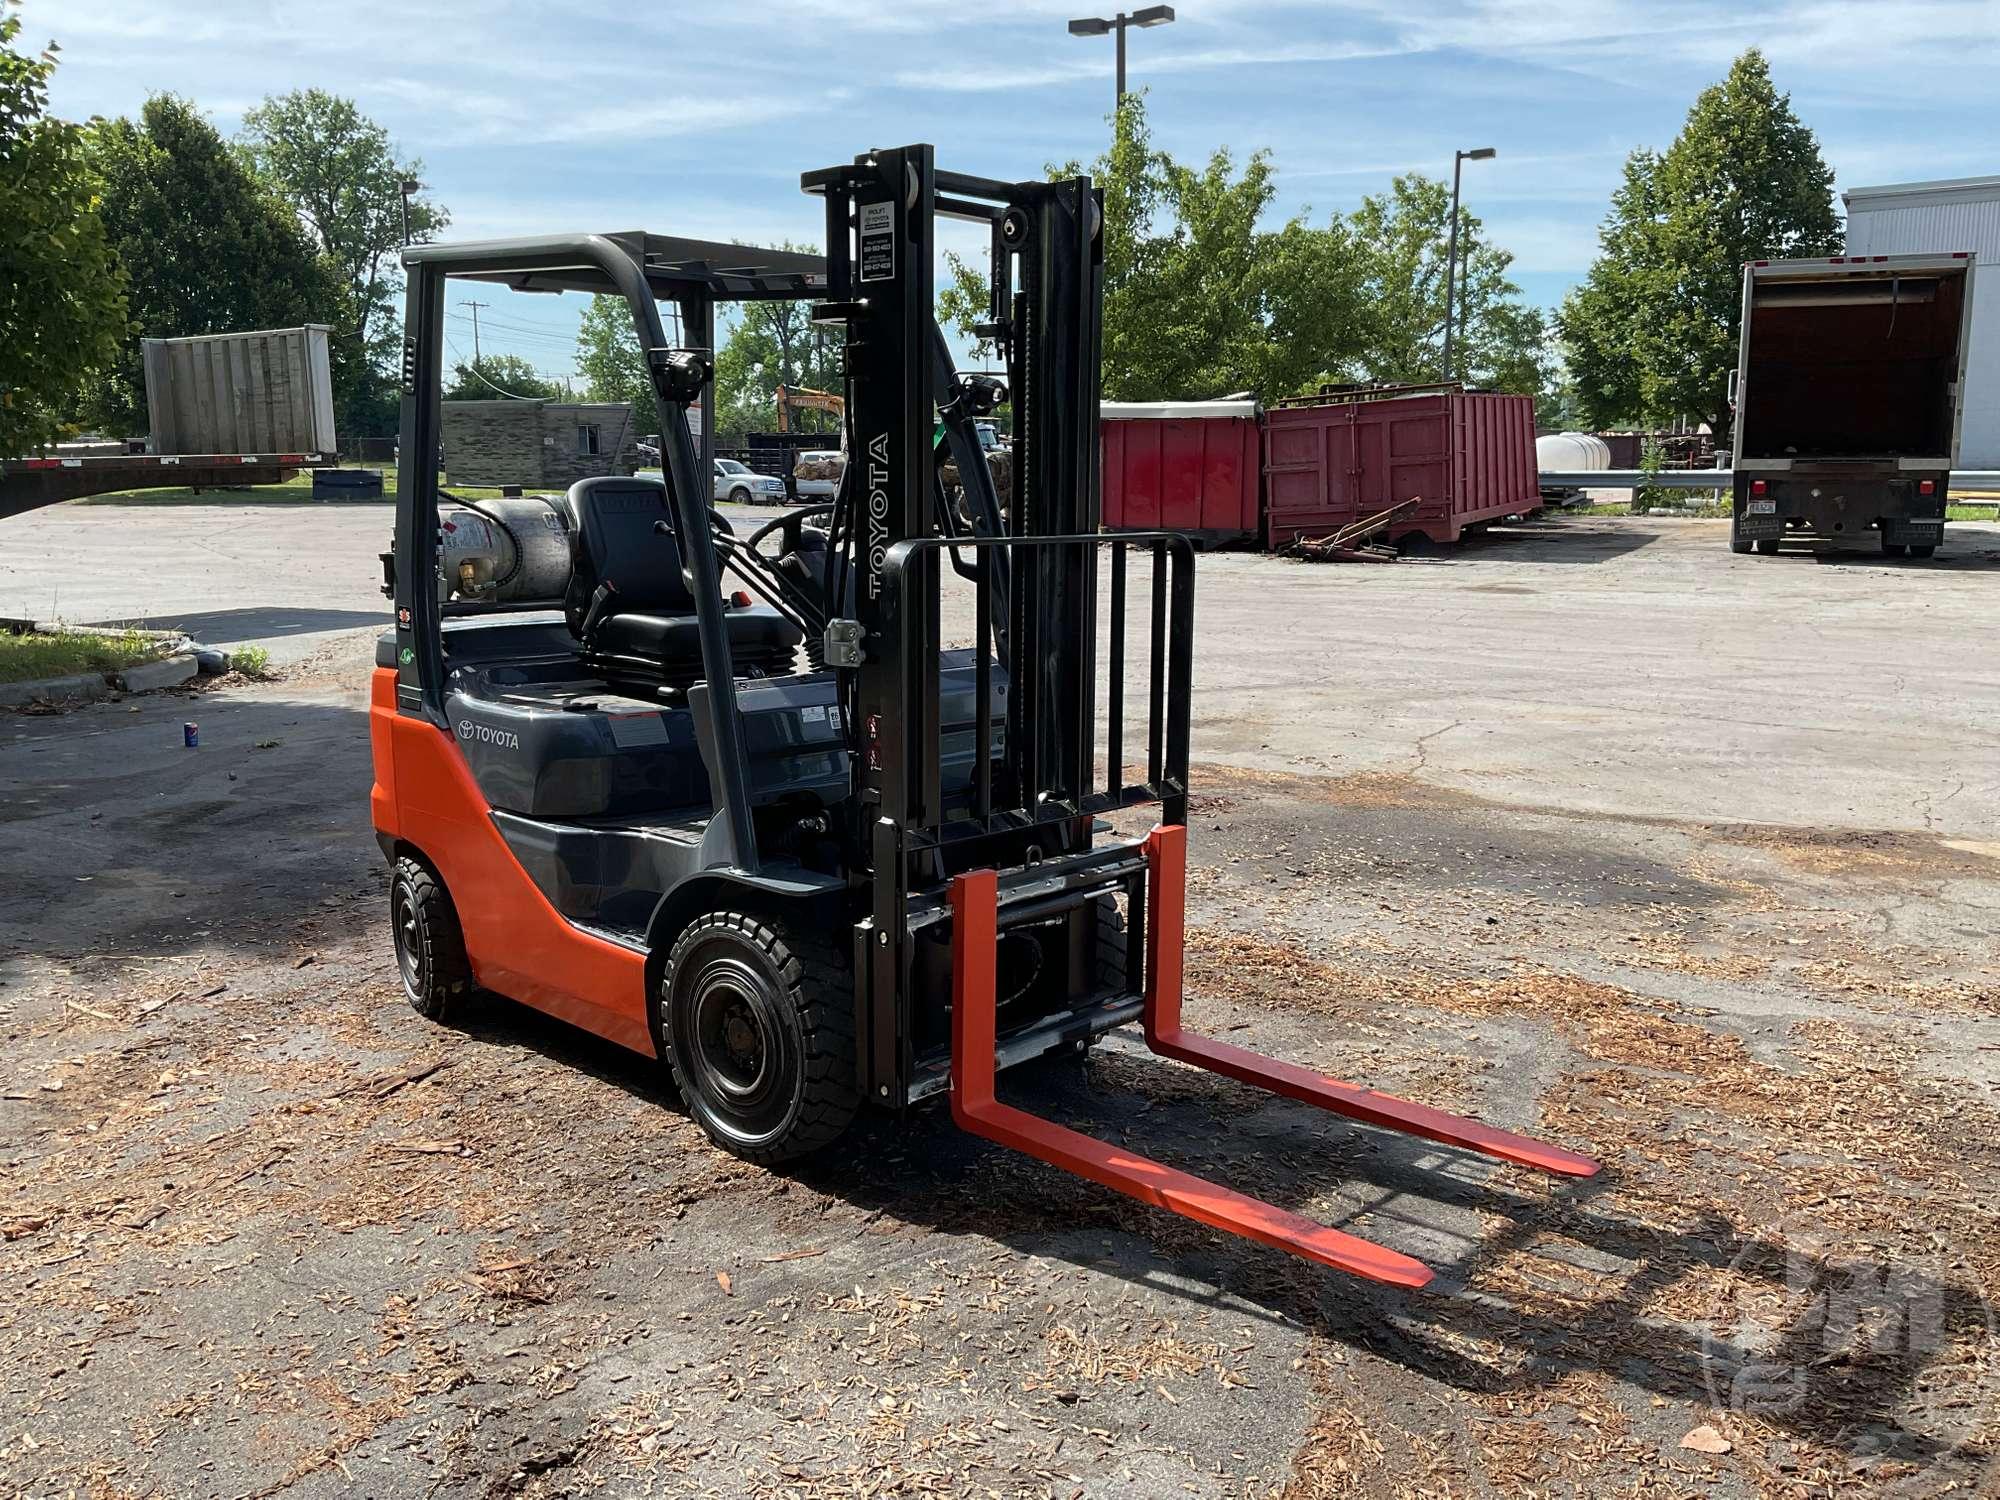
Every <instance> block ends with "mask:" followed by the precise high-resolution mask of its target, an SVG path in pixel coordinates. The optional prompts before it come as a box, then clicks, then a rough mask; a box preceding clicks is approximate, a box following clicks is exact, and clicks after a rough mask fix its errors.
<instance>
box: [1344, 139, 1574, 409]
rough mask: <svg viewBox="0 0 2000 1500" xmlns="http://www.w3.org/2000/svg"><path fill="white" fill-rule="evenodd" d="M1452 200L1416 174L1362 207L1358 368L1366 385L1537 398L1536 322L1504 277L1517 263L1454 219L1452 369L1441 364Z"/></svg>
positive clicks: (1357, 224)
mask: <svg viewBox="0 0 2000 1500" xmlns="http://www.w3.org/2000/svg"><path fill="white" fill-rule="evenodd" d="M1450 220H1451V194H1450V190H1449V189H1448V188H1447V187H1446V186H1445V184H1444V183H1442V182H1439V181H1436V180H1435V179H1433V178H1429V177H1425V176H1422V175H1421V174H1410V175H1406V176H1401V177H1397V178H1396V179H1395V180H1394V181H1393V182H1391V183H1390V185H1389V191H1388V192H1387V193H1385V194H1374V195H1371V196H1369V197H1366V198H1363V199H1362V200H1361V206H1360V207H1359V208H1358V209H1356V210H1355V211H1354V214H1353V216H1352V218H1351V219H1350V221H1349V222H1350V224H1351V226H1352V230H1353V234H1354V237H1355V239H1356V241H1357V243H1358V244H1359V246H1360V249H1361V254H1362V258H1363V262H1364V265H1365V268H1366V269H1365V272H1364V279H1363V285H1362V303H1363V306H1364V309H1365V312H1364V315H1363V316H1364V322H1365V325H1366V332H1365V336H1364V352H1363V356H1362V359H1361V361H1360V364H1361V368H1362V371H1363V373H1364V374H1365V375H1366V377H1367V378H1368V379H1370V380H1376V381H1385V382H1396V383H1400V382H1422V381H1431V380H1438V379H1444V378H1449V379H1454V380H1465V381H1468V382H1469V383H1471V384H1474V385H1485V386H1493V387H1496V388H1498V389H1501V390H1513V391H1520V392H1522V393H1524V394H1528V395H1534V394H1537V393H1539V391H1540V390H1541V389H1542V387H1543V385H1544V384H1545V382H1546V379H1547V376H1548V372H1547V369H1546V364H1547V360H1548V351H1547V348H1546V329H1545V327H1544V324H1543V319H1542V315H1541V313H1540V312H1539V311H1537V310H1536V309H1535V308H1532V307H1529V306H1528V305H1527V304H1525V303H1523V302H1522V301H1521V300H1520V296H1521V289H1520V287H1518V286H1516V285H1515V284H1514V282H1513V281H1512V280H1510V279H1509V278H1508V275H1507V269H1508V267H1509V266H1511V265H1512V264H1513V262H1514V257H1513V256H1512V255H1511V254H1510V253H1509V252H1507V251H1506V250H1503V249H1501V248H1500V247H1499V246H1497V245H1493V244H1491V243H1489V242H1488V241H1487V240H1486V239H1485V237H1484V236H1483V234H1482V233H1481V230H1482V228H1483V226H1482V225H1481V223H1480V221H1479V219H1478V218H1477V217H1475V216H1474V215H1473V214H1471V213H1469V212H1467V211H1466V210H1465V209H1464V208H1463V207H1461V208H1460V209H1459V215H1458V296H1457V301H1456V306H1455V311H1454V314H1453V323H1454V333H1453V336H1452V364H1453V366H1454V368H1453V369H1452V370H1450V371H1448V372H1447V371H1446V370H1445V369H1444V368H1443V359H1444V306H1445V272H1446V266H1447V261H1446V252H1447V249H1448V246H1449V238H1450V227H1451V225H1450Z"/></svg>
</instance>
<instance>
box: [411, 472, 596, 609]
mask: <svg viewBox="0 0 2000 1500" xmlns="http://www.w3.org/2000/svg"><path fill="white" fill-rule="evenodd" d="M438 526H439V532H440V535H439V537H438V602H439V603H444V602H445V601H447V600H450V599H462V600H467V601H476V602H478V603H481V604H504V603H511V602H513V601H516V600H526V599H547V600H549V601H551V602H554V601H556V600H559V599H561V598H562V596H563V592H564V590H565V589H567V588H568V587H569V574H570V557H569V513H568V509H567V507H566V505H565V503H564V501H563V498H562V497H561V496H559V495H508V496H503V497H502V498H500V499H498V500H481V501H478V502H477V503H476V505H475V504H473V503H468V502H457V503H452V502H446V503H445V504H443V505H440V506H439V507H438Z"/></svg>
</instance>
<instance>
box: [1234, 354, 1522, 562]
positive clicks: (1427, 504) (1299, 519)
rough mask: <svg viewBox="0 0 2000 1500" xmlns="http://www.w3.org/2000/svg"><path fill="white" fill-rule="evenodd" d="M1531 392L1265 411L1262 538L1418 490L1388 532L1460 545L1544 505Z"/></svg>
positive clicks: (1317, 525)
mask: <svg viewBox="0 0 2000 1500" xmlns="http://www.w3.org/2000/svg"><path fill="white" fill-rule="evenodd" d="M1538 481H1539V473H1538V471H1537V469H1536V467H1535V404H1534V400H1533V398H1532V397H1528V396H1504V395H1497V394H1493V393H1490V392H1483V391H1462V390H1459V389H1458V388H1457V387H1455V386H1450V387H1416V388H1409V387H1403V388H1398V387H1385V388H1380V389H1359V390H1355V391H1349V392H1334V393H1329V394H1324V395H1319V396H1301V397H1295V398H1293V399H1291V400H1287V401H1283V402H1280V403H1278V404H1277V405H1275V406H1273V407H1272V408H1271V409H1270V410H1268V411H1266V412H1265V413H1264V483H1265V489H1266V493H1267V495H1268V513H1267V516H1266V524H1265V539H1266V543H1267V545H1269V546H1270V547H1272V548H1274V549H1275V548H1278V547H1283V546H1285V545H1286V544H1288V543H1289V542H1291V541H1292V540H1293V539H1294V538H1296V537H1300V536H1308V537H1317V536H1325V535H1328V534H1329V533H1331V532H1335V531H1338V530H1339V529H1340V528H1341V527H1343V526H1346V525H1349V524H1350V523H1352V522H1354V521H1358V520H1361V519H1363V518H1365V517H1368V516H1372V515H1376V514H1379V513H1380V512H1382V511H1385V510H1387V509H1389V507H1390V506H1392V505H1394V504H1396V503H1397V502H1398V501H1401V500H1407V499H1409V498H1411V497H1412V496H1415V497H1416V498H1417V500H1418V505H1417V509H1416V511H1415V513H1414V514H1411V515H1408V516H1404V517H1403V518H1401V519H1399V520H1398V521H1397V522H1396V523H1395V526H1394V528H1393V529H1392V530H1391V531H1390V533H1389V534H1388V537H1387V539H1388V540H1390V541H1400V540H1402V539H1404V538H1406V537H1410V536H1414V535H1417V534H1422V535H1424V536H1427V537H1429V538H1430V539H1431V540H1432V541H1436V542H1455V541H1457V540H1458V539H1459V536H1460V535H1461V534H1462V533H1463V532H1464V530H1465V528H1466V527H1468V526H1474V525H1478V524H1479V523H1480V522H1483V521H1492V520H1497V519H1498V518H1500V517H1502V516H1513V515H1526V514H1528V513H1529V512H1531V511H1536V510H1539V509H1541V505H1542V498H1541V492H1540V489H1539V484H1538Z"/></svg>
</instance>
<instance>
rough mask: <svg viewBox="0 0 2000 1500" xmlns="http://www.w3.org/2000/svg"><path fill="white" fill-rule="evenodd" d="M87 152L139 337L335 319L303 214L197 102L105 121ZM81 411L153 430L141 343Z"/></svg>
mask: <svg viewBox="0 0 2000 1500" xmlns="http://www.w3.org/2000/svg"><path fill="white" fill-rule="evenodd" d="M89 140H90V154H91V157H92V160H93V162H94V164H95V167H96V169H97V172H98V174H99V176H100V177H101V179H102V181H103V185H104V186H103V199H102V203H101V207H100V213H101V216H102V218H103V220H104V227H105V230H106V232H107V234H108V235H109V237H110V241H111V244H112V246H113V248H114V249H115V251H116V253H117V255H118V259H119V260H120V262H122V263H123V265H124V268H125V273H126V277H127V283H128V292H127V297H128V301H129V304H130V307H131V315H132V318H131V321H132V330H131V331H132V333H133V334H134V335H141V334H143V335H145V336H146V337H150V338H177V337H181V336H183V335H188V334H202V333H237V332H241V331H243V330H245V329H252V328H282V327H287V326H292V325H297V324H300V323H331V322H333V321H334V320H335V318H336V317H337V315H338V313H339V309H340V305H341V293H340V288H339V286H338V284H337V283H336V282H335V280H334V278H333V276H332V275H331V274H330V272H329V270H328V268H327V266H326V265H325V264H324V262H323V261H322V260H321V258H320V256H319V254H318V252H317V250H316V249H315V247H314V246H313V244H312V242H311V241H310V240H308V239H307V238H306V235H305V232H304V231H303V230H302V229H301V228H300V227H299V221H298V219H297V217H296V216H295V215H294V214H293V213H292V211H291V209H290V208H288V207H287V206H286V205H285V204H284V203H282V202H281V201H279V200H278V199H277V198H275V197H273V196H272V195H271V193H270V192H269V191H268V190H267V189H266V188H265V187H264V186H263V184H262V183H260V182H258V181H257V179H256V178H255V177H254V176H252V175H251V173H250V172H249V170H248V169H247V168H246V167H245V166H244V165H243V163H242V162H241V161H240V160H239V159H238V158H237V156H236V154H235V153H234V152H232V151H231V150H230V149H229V147H228V146H227V145H226V144H225V143H224V142H223V139H222V137H221V136H220V135H218V134H217V133H216V130H215V127H214V126H213V125H211V124H209V123H208V121H207V120H205V119H203V118H202V117H201V115H200V114H199V113H198V112H197V111H196V109H195V108H194V106H193V105H192V104H190V103H188V102H187V101H186V100H184V99H177V98H175V97H174V96H172V95H171V94H156V95H154V96H153V97H152V98H151V99H148V100H147V101H146V103H145V106H144V108H142V109H141V110H140V112H139V119H138V120H137V121H136V122H135V121H132V120H127V119H119V120H109V121H99V122H97V123H96V125H95V126H94V127H93V129H92V130H91V132H90V135H89ZM84 413H85V415H86V416H87V417H88V419H89V420H92V421H94V422H96V423H98V424H100V425H102V426H104V427H106V428H108V429H110V430H113V431H117V432H123V433H141V432H144V431H145V430H146V397H145V382H144V377H143V374H142V368H141V363H140V350H139V341H138V338H137V337H132V338H129V339H127V341H126V343H125V346H124V348H123V350H122V351H121V352H120V354H119V355H118V357H117V359H116V361H115V362H114V363H113V365H112V366H111V367H110V368H109V369H108V371H107V372H106V373H105V374H104V376H103V378H102V379H100V380H99V381H98V382H97V383H96V384H95V386H94V388H93V389H92V390H91V391H90V393H89V395H88V397H87V399H86V401H85V403H84Z"/></svg>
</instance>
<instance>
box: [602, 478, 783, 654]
mask: <svg viewBox="0 0 2000 1500" xmlns="http://www.w3.org/2000/svg"><path fill="white" fill-rule="evenodd" d="M567 499H568V504H569V508H570V512H571V514H572V516H573V518H574V527H573V529H572V530H571V532H570V550H571V569H570V582H569V591H568V593H567V594H566V595H565V597H564V599H563V614H564V616H565V618H566V619H567V620H568V621H569V628H570V633H571V634H572V635H574V636H575V637H576V638H577V642H578V644H579V645H580V646H581V647H582V648H583V659H584V661H585V663H586V664H588V665H590V666H591V667H592V668H594V669H595V670H597V671H599V672H601V673H603V675H604V676H605V677H606V678H608V679H611V680H614V681H637V682H644V683H647V684H651V685H660V686H669V687H685V686H686V685H688V684H689V683H692V682H698V681H700V680H701V678H702V676H703V672H702V661H701V628H700V625H699V624H698V622H697V619H696V615H695V601H694V595H693V594H692V593H690V592H689V590H688V583H687V577H686V575H685V573H684V572H683V571H682V568H681V549H680V544H679V542H678V541H677V540H676V539H675V531H674V517H673V512H672V510H671V509H670V508H669V506H668V504H667V487H666V485H665V484H664V483H662V482H661V481H660V480H657V479H649V478H642V477H629V478H628V477H625V476H622V475H603V476H600V477H598V478H594V479H580V480H578V481H577V482H576V483H575V484H573V485H571V486H570V488H569V495H568V497H567ZM723 624H724V626H725V627H726V628H727V630H728V633H729V646H730V657H731V659H732V661H733V664H734V667H735V671H736V673H737V675H739V676H744V675H750V674H754V673H762V674H764V675H767V676H775V675H777V674H780V673H783V672H789V671H791V670H792V667H793V665H794V664H795V660H796V653H797V650H798V646H799V642H800V641H801V640H802V639H803V638H804V637H803V635H802V633H801V632H800V630H799V628H798V627H797V626H796V625H794V624H792V622H791V621H789V620H787V619H786V618H785V617H784V616H783V615H781V614H779V613H778V612H777V611H776V610H774V609H772V608H770V607H769V606H768V605H744V606H740V607H736V608H731V609H728V610H725V611H724V613H723Z"/></svg>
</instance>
